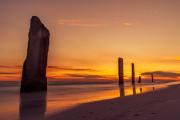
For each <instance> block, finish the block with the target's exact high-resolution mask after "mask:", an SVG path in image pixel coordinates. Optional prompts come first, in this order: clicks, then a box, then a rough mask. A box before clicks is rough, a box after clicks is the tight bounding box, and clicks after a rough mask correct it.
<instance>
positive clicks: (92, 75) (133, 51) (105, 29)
mask: <svg viewBox="0 0 180 120" xmlns="http://www.w3.org/2000/svg"><path fill="white" fill-rule="evenodd" d="M42 1H43V0H39V1H36V2H35V1H31V2H30V1H19V0H14V1H12V2H8V1H0V13H1V20H0V26H1V29H0V36H1V39H0V42H1V44H0V49H1V51H0V80H20V79H21V69H22V67H21V66H22V63H23V61H24V59H25V56H26V50H27V41H28V29H29V20H30V17H31V16H32V15H37V16H39V17H40V18H41V20H42V21H43V23H44V24H45V25H46V26H47V27H48V29H49V30H50V34H51V37H50V51H49V57H48V59H49V60H48V65H49V67H48V68H47V76H48V78H49V79H88V80H87V81H91V80H93V79H97V80H117V73H118V71H117V59H118V57H123V58H124V69H125V70H124V71H125V73H124V76H125V79H130V78H131V63H132V62H133V63H135V71H136V77H138V76H139V75H141V74H142V73H144V72H154V73H156V74H157V75H156V78H158V79H165V80H166V79H173V80H179V77H180V74H179V73H180V70H179V66H180V57H179V56H180V55H179V46H178V45H180V41H179V39H180V36H179V32H180V30H179V29H177V26H179V25H180V23H179V18H180V15H179V13H178V12H177V11H179V10H180V8H179V6H178V5H179V3H180V1H178V0H174V1H173V2H172V1H171V0H167V1H164V0H159V1H154V2H152V1H144V0H137V1H132V0H127V1H122V0H119V1H116V0H106V1H101V0H99V1H96V0H92V1H87V0H78V1H76V2H74V1H73V0H68V1H66V0H59V1H57V0H53V1H47V0H46V1H43V2H42ZM42 3H43V5H42ZM162 3H163V4H162ZM32 8H33V9H32ZM167 8H168V9H167ZM7 13H8V14H7ZM159 71H160V72H159ZM168 75H169V76H168ZM144 77H145V78H146V76H144ZM147 78H148V76H147Z"/></svg>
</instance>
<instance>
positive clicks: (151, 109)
mask: <svg viewBox="0 0 180 120" xmlns="http://www.w3.org/2000/svg"><path fill="white" fill-rule="evenodd" d="M179 111H180V85H173V86H170V87H168V88H165V89H161V90H158V91H155V92H149V93H144V94H138V95H134V96H127V97H121V98H115V99H110V100H102V101H98V102H91V103H86V104H81V105H79V106H77V107H75V108H72V109H69V110H66V111H64V112H60V113H58V112H57V113H56V114H53V115H50V116H47V117H46V120H136V119H137V120H170V119H171V120H179V119H180V114H179Z"/></svg>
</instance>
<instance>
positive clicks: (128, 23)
mask: <svg viewBox="0 0 180 120" xmlns="http://www.w3.org/2000/svg"><path fill="white" fill-rule="evenodd" d="M122 25H123V26H125V27H131V26H133V23H131V22H123V23H122Z"/></svg>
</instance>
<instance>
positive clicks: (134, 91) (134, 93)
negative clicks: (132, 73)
mask: <svg viewBox="0 0 180 120" xmlns="http://www.w3.org/2000/svg"><path fill="white" fill-rule="evenodd" d="M132 87H133V95H136V85H135V84H132Z"/></svg>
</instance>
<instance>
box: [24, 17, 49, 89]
mask: <svg viewBox="0 0 180 120" xmlns="http://www.w3.org/2000/svg"><path fill="white" fill-rule="evenodd" d="M49 37H50V33H49V30H48V29H47V28H46V27H45V26H44V25H43V23H42V22H41V21H40V19H39V18H38V17H36V16H33V17H32V18H31V23H30V30H29V41H28V49H27V57H26V59H25V61H24V65H23V71H22V81H21V89H20V92H37V91H47V78H46V67H47V58H48V49H49Z"/></svg>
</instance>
